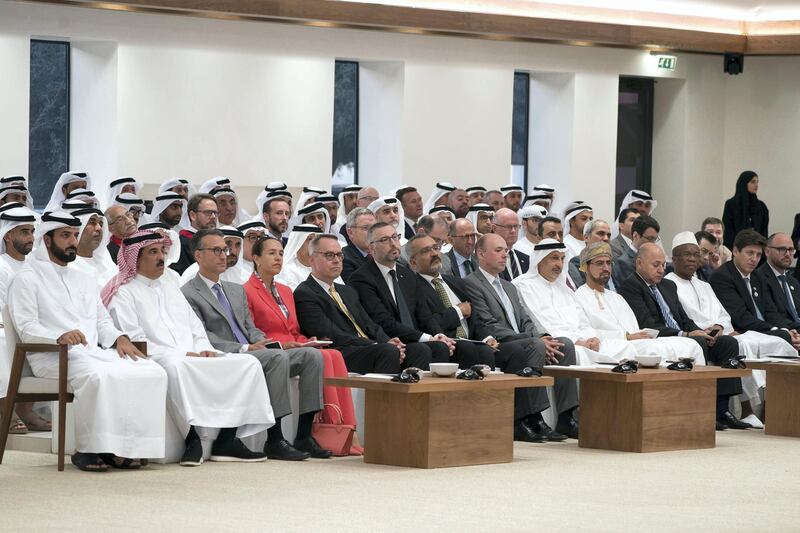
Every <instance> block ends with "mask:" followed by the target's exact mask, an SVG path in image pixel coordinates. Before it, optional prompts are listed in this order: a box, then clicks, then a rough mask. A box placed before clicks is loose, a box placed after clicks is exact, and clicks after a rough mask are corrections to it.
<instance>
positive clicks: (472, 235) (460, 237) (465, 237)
mask: <svg viewBox="0 0 800 533" xmlns="http://www.w3.org/2000/svg"><path fill="white" fill-rule="evenodd" d="M452 237H453V238H454V239H468V240H472V239H477V238H478V234H477V233H467V234H466V235H453V236H452Z"/></svg>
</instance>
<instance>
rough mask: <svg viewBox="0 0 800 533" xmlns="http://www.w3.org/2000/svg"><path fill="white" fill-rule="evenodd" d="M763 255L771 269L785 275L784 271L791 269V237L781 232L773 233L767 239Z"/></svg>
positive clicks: (792, 253) (792, 244) (792, 256)
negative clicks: (764, 254)
mask: <svg viewBox="0 0 800 533" xmlns="http://www.w3.org/2000/svg"><path fill="white" fill-rule="evenodd" d="M765 253H766V254H767V261H768V262H769V264H770V265H772V268H774V269H775V270H777V271H778V272H780V273H782V274H783V273H785V272H786V270H788V269H789V268H791V266H792V259H793V258H794V243H793V242H792V237H791V236H790V235H789V234H788V233H784V232H782V231H780V232H778V233H773V234H772V235H770V237H769V239H767V247H766V248H765Z"/></svg>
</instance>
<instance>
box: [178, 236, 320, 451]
mask: <svg viewBox="0 0 800 533" xmlns="http://www.w3.org/2000/svg"><path fill="white" fill-rule="evenodd" d="M191 245H192V250H194V256H195V260H196V261H197V264H198V267H199V273H198V275H197V276H195V277H194V278H192V280H190V281H189V282H188V283H187V284H186V285H184V286H183V287H182V288H181V291H182V292H183V295H184V296H185V297H186V300H188V302H189V305H191V306H192V309H193V310H194V312H195V314H197V316H198V317H199V318H200V321H201V322H202V323H203V325H204V326H205V328H206V331H207V333H208V340H209V341H211V344H212V345H213V346H214V348H216V349H218V350H221V351H223V352H230V353H249V354H251V355H252V356H253V357H255V358H256V359H258V360H259V362H260V363H261V366H262V367H263V369H264V377H265V378H266V381H267V389H268V391H269V397H270V403H271V404H272V410H273V412H274V413H275V425H274V426H272V427H271V428H270V429H268V430H267V442H266V444H265V445H264V453H266V454H267V457H269V458H270V459H281V460H287V461H298V460H303V459H306V458H308V457H309V456H311V457H318V458H327V457H330V455H331V453H330V452H329V451H327V450H324V449H322V448H320V447H319V445H318V444H317V442H316V441H315V440H314V438H313V437H312V436H311V425H312V422H313V421H314V415H315V414H316V413H317V412H318V411H319V410H321V409H322V369H323V360H322V353H321V352H320V351H319V350H317V349H315V348H306V347H300V348H292V349H289V350H283V349H270V348H267V347H266V346H267V344H268V343H269V339H267V337H266V335H264V332H262V331H261V330H259V329H258V328H256V327H255V325H254V324H253V317H252V316H251V315H250V309H249V307H248V305H247V296H245V292H244V287H242V286H241V285H239V284H238V283H229V282H227V281H220V279H219V276H220V274H222V273H223V272H224V271H225V269H226V268H227V265H226V259H227V254H226V253H225V251H226V250H227V247H226V245H225V238H224V235H223V234H222V232H221V231H220V230H218V229H200V230H198V231H197V232H196V233H195V234H194V235H193V236H192V242H191ZM291 376H299V378H300V385H299V386H300V408H299V411H300V416H299V417H298V424H297V437H296V439H295V441H294V445H291V444H289V443H288V442H287V441H286V439H285V438H284V436H283V432H282V430H281V418H282V417H284V416H286V415H288V414H290V413H291V412H292V407H291V403H290V402H289V386H290V384H289V378H290V377H291Z"/></svg>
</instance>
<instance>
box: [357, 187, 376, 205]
mask: <svg viewBox="0 0 800 533" xmlns="http://www.w3.org/2000/svg"><path fill="white" fill-rule="evenodd" d="M377 199H378V189H376V188H375V187H364V188H363V189H361V190H360V191H358V200H357V203H358V207H367V206H368V205H369V204H371V203H372V202H374V201H375V200H377Z"/></svg>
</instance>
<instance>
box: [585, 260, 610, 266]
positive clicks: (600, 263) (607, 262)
mask: <svg viewBox="0 0 800 533" xmlns="http://www.w3.org/2000/svg"><path fill="white" fill-rule="evenodd" d="M588 264H590V265H594V266H599V267H604V266H607V267H610V266H612V262H611V261H589V262H588Z"/></svg>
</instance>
